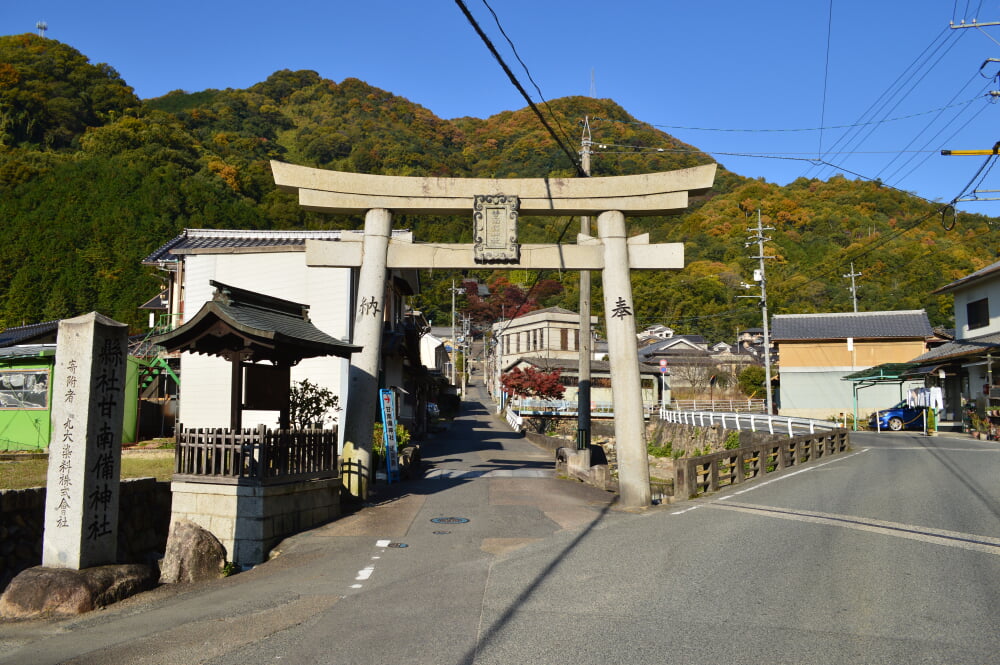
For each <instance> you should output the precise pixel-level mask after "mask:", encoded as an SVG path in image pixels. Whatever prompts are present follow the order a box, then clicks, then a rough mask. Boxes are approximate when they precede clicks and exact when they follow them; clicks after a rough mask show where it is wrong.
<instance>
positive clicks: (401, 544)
mask: <svg viewBox="0 0 1000 665" xmlns="http://www.w3.org/2000/svg"><path fill="white" fill-rule="evenodd" d="M389 547H395V548H402V547H409V545H407V544H406V543H389Z"/></svg>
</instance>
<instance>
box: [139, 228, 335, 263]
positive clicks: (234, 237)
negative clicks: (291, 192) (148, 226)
mask: <svg viewBox="0 0 1000 665" xmlns="http://www.w3.org/2000/svg"><path fill="white" fill-rule="evenodd" d="M340 235H341V232H340V231H240V230H227V229H184V231H182V232H181V234H180V235H179V236H177V237H176V238H173V239H171V240H170V241H169V242H167V243H165V244H163V245H162V246H160V247H159V248H158V249H157V250H156V251H155V252H153V253H152V254H150V255H149V256H147V257H146V258H145V259H143V260H142V262H143V263H144V264H154V265H155V264H158V263H164V262H173V261H178V260H179V256H180V255H182V254H190V253H191V252H192V251H197V250H203V249H238V248H261V249H262V248H268V247H282V248H287V249H292V248H302V249H303V250H304V249H305V246H306V240H340Z"/></svg>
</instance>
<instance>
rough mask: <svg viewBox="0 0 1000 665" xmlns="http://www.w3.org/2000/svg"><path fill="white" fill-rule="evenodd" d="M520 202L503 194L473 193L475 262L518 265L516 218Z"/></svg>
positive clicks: (519, 250) (518, 250) (518, 248)
mask: <svg viewBox="0 0 1000 665" xmlns="http://www.w3.org/2000/svg"><path fill="white" fill-rule="evenodd" d="M519 208H520V200H519V199H518V198H517V197H516V196H507V195H504V194H477V195H476V196H475V199H474V200H473V204H472V211H473V213H472V217H473V221H474V222H475V229H474V231H473V236H472V237H473V241H474V244H473V247H472V250H473V256H474V258H475V261H476V263H519V262H520V260H521V246H520V245H519V244H518V243H517V215H518V209H519Z"/></svg>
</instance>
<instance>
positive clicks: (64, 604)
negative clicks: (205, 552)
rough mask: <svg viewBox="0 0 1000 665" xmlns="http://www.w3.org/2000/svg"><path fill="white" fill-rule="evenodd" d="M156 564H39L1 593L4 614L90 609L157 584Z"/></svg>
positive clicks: (37, 615) (29, 616)
mask: <svg viewBox="0 0 1000 665" xmlns="http://www.w3.org/2000/svg"><path fill="white" fill-rule="evenodd" d="M158 578H159V571H158V570H157V568H156V567H155V566H147V565H143V564H134V563H133V564H123V565H111V566H95V567H93V568H84V569H83V570H72V569H69V568H45V567H44V566H35V567H34V568H29V569H27V570H25V571H22V572H21V573H20V574H19V575H18V576H17V577H15V578H14V579H13V580H11V583H10V584H9V585H8V586H7V589H6V590H5V591H4V593H3V596H0V618H4V619H35V618H42V617H63V616H73V615H77V614H83V613H85V612H90V611H91V610H95V609H98V608H101V607H105V606H107V605H111V604H112V603H116V602H118V601H120V600H124V599H125V598H128V597H129V596H134V595H135V594H137V593H140V592H142V591H148V590H149V589H152V588H153V587H155V586H156V583H157V580H158Z"/></svg>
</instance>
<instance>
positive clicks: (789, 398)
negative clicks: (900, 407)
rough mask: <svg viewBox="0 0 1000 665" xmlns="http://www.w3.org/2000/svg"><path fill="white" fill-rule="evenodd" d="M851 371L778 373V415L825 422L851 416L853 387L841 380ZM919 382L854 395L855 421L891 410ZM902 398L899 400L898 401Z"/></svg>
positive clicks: (872, 387)
mask: <svg viewBox="0 0 1000 665" xmlns="http://www.w3.org/2000/svg"><path fill="white" fill-rule="evenodd" d="M851 373H852V371H850V370H847V371H833V370H825V371H820V370H815V371H806V370H789V369H785V368H782V370H781V394H780V405H781V408H780V413H781V415H783V416H790V417H794V418H819V419H823V420H825V419H828V418H831V417H836V416H838V415H839V414H840V413H846V414H848V415H851V414H853V413H854V395H853V384H852V383H851V382H850V381H843V380H842V377H844V376H847V375H848V374H851ZM922 385H923V382H922V381H907V382H905V383H903V384H902V393H900V385H899V384H894V383H893V384H881V385H875V386H871V387H869V388H862V389H861V390H859V391H858V417H859V418H861V419H865V418H867V417H868V416H869V415H871V413H872V412H873V411H875V410H876V409H885V408H887V407H890V406H893V405H894V404H896V403H897V402H899V401H900V400H901V399H903V398H905V396H906V392H907V391H908V390H909V389H910V388H911V387H919V386H922ZM901 394H902V396H903V397H900V395H901Z"/></svg>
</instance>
